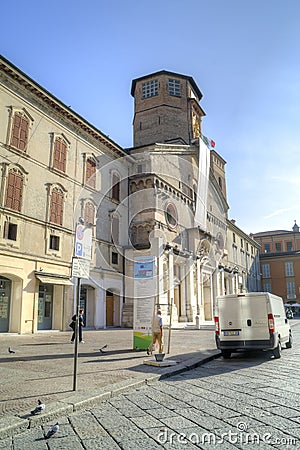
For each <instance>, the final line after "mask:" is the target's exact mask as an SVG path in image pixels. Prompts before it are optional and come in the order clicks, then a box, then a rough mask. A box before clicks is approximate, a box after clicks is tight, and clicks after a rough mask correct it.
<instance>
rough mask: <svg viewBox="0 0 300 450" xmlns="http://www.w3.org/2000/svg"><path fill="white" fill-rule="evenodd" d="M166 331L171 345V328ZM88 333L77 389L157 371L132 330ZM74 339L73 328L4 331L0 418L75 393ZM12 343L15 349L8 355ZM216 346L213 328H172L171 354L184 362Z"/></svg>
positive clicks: (1, 338) (0, 351) (82, 391)
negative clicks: (146, 361)
mask: <svg viewBox="0 0 300 450" xmlns="http://www.w3.org/2000/svg"><path fill="white" fill-rule="evenodd" d="M165 333H166V336H165V348H166V350H167V348H168V345H167V344H168V336H167V330H166V332H165ZM83 338H84V341H85V343H84V344H79V359H78V372H77V373H78V375H77V394H82V395H83V394H85V393H89V392H96V391H97V390H99V389H103V388H105V387H106V386H107V385H111V384H114V383H119V382H122V381H124V382H125V381H126V380H127V381H130V380H138V379H145V378H147V377H149V376H151V375H155V374H157V373H158V370H157V368H154V367H151V366H146V365H144V364H143V361H144V359H145V358H147V356H146V352H145V351H134V350H133V349H132V346H133V332H132V329H108V330H97V331H94V330H89V331H86V330H84V332H83ZM70 339H71V333H70V332H42V333H37V334H32V335H11V334H0V377H1V378H0V379H1V383H0V419H1V418H2V417H5V416H7V415H8V414H20V411H24V412H25V411H26V410H27V412H28V411H30V410H31V409H32V406H33V405H35V403H36V402H37V399H39V398H42V399H43V401H44V402H45V403H47V404H48V403H51V402H55V401H59V400H62V399H64V398H72V396H73V374H74V344H71V343H70ZM105 344H107V348H106V349H105V353H103V354H100V352H99V348H101V347H102V346H103V345H105ZM8 347H11V348H12V349H13V350H14V351H15V353H14V354H9V353H8ZM213 351H214V352H215V351H216V346H215V341H214V332H213V331H211V330H210V331H207V330H172V332H171V340H170V354H169V355H166V358H171V359H172V360H173V359H174V360H176V361H177V363H183V362H184V361H187V360H191V359H193V358H197V357H199V354H200V353H203V352H204V353H205V354H209V353H210V352H213ZM199 352H200V353H199ZM162 371H163V370H162V369H160V370H159V373H161V372H162Z"/></svg>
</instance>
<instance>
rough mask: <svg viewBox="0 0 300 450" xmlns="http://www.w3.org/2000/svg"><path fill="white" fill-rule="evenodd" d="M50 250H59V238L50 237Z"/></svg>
mask: <svg viewBox="0 0 300 450" xmlns="http://www.w3.org/2000/svg"><path fill="white" fill-rule="evenodd" d="M49 248H50V250H59V236H54V235H51V236H50V245H49Z"/></svg>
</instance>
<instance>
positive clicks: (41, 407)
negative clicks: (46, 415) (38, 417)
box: [31, 400, 45, 416]
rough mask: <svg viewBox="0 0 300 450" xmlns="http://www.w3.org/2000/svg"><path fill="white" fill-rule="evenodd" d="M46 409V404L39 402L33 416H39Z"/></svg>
mask: <svg viewBox="0 0 300 450" xmlns="http://www.w3.org/2000/svg"><path fill="white" fill-rule="evenodd" d="M44 409H45V404H44V403H43V402H42V401H41V400H38V405H37V406H36V407H35V408H34V409H33V410H32V411H31V414H32V415H33V416H34V415H35V414H39V413H41V412H42V411H44Z"/></svg>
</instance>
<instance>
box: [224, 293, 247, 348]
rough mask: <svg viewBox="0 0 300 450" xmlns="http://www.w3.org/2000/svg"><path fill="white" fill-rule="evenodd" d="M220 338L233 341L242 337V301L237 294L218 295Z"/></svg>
mask: <svg viewBox="0 0 300 450" xmlns="http://www.w3.org/2000/svg"><path fill="white" fill-rule="evenodd" d="M218 316H219V320H220V324H219V326H220V340H221V341H235V340H240V339H244V338H243V330H242V328H243V325H242V318H243V315H242V303H241V301H240V299H239V297H237V296H232V297H230V296H227V297H218Z"/></svg>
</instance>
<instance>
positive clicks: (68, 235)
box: [0, 57, 259, 333]
mask: <svg viewBox="0 0 300 450" xmlns="http://www.w3.org/2000/svg"><path fill="white" fill-rule="evenodd" d="M0 66H1V72H0V148H1V151H0V167H1V178H0V332H9V333H35V332H39V331H41V330H66V329H68V323H69V322H70V317H71V316H72V315H73V313H74V308H75V302H76V300H75V298H76V286H77V279H76V276H75V275H74V256H77V253H78V249H77V247H76V245H75V244H77V241H78V239H80V236H79V235H77V230H78V228H77V227H78V223H83V227H84V229H86V228H89V229H90V230H91V238H92V252H91V256H90V258H89V259H90V261H89V270H87V272H85V274H84V275H81V278H80V292H79V294H80V306H81V307H82V308H84V310H85V322H86V325H87V327H88V328H93V329H97V328H105V327H109V326H114V327H121V326H123V327H132V326H134V327H135V328H136V329H137V330H138V329H139V328H141V329H142V328H144V327H145V326H147V323H149V321H151V316H152V312H153V310H154V307H156V306H160V308H161V309H162V312H163V316H164V321H165V323H169V324H171V326H173V327H183V326H189V325H193V326H197V327H198V328H200V327H201V326H207V325H212V323H213V314H214V311H213V309H214V299H215V297H216V295H218V294H224V293H231V292H238V291H242V290H244V289H249V277H250V278H251V279H252V282H251V283H252V284H251V289H253V287H254V288H255V287H256V286H257V282H256V281H257V278H258V277H259V271H258V272H257V257H258V248H259V244H257V243H256V242H255V241H254V244H253V242H252V239H251V238H249V242H248V237H247V236H246V235H245V234H244V233H243V232H242V231H241V230H239V228H238V227H237V226H236V225H234V224H233V223H232V222H231V221H229V219H228V209H229V206H228V203H227V193H226V174H225V165H226V162H225V160H224V159H223V158H222V156H221V155H220V154H219V153H217V151H216V149H215V148H213V147H210V146H209V142H208V141H207V140H206V139H205V138H204V136H203V134H202V119H203V117H204V116H205V112H204V111H203V109H202V107H201V106H200V102H201V98H202V93H201V91H200V90H199V88H198V87H197V85H196V83H195V81H194V80H193V78H192V77H190V76H186V75H181V74H178V73H173V72H168V71H164V70H163V71H160V72H156V73H152V74H150V75H147V76H143V77H141V78H138V79H135V80H133V82H132V90H131V93H132V96H133V97H134V119H133V147H132V148H129V149H123V148H122V147H121V146H120V145H118V144H117V143H115V142H114V141H113V140H112V139H110V138H109V137H108V136H106V135H105V134H103V133H102V132H101V131H100V130H98V129H97V128H95V127H94V126H93V125H91V124H90V123H89V122H87V121H86V120H85V119H84V118H82V117H81V116H79V115H78V114H77V113H76V112H75V111H73V110H72V109H71V108H70V107H68V106H66V105H64V104H63V103H62V102H61V101H60V100H58V99H57V98H56V97H55V96H54V95H52V94H51V93H50V92H48V91H47V90H46V89H44V88H43V87H41V86H40V85H39V84H38V83H36V82H35V81H34V80H32V79H31V78H30V77H29V76H27V75H26V74H24V73H23V72H22V71H20V70H19V69H18V68H17V67H15V66H14V65H13V64H11V63H10V62H9V61H7V60H6V59H5V58H3V57H0ZM207 144H208V145H207ZM233 236H234V239H237V240H238V239H241V237H242V238H243V239H244V240H245V245H246V241H247V243H248V244H249V249H250V248H251V249H252V250H249V252H250V253H249V255H250V256H249V258H247V255H246V257H245V258H244V259H243V258H241V259H236V258H235V254H233V253H232V251H233V252H234V247H235V245H236V244H235V242H233V241H232V239H233ZM240 236H241V237H240ZM248 244H247V245H248ZM251 251H252V254H251ZM245 252H246V253H247V251H246V250H245ZM246 253H245V254H246ZM241 255H242V253H241ZM253 290H254V289H253Z"/></svg>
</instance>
